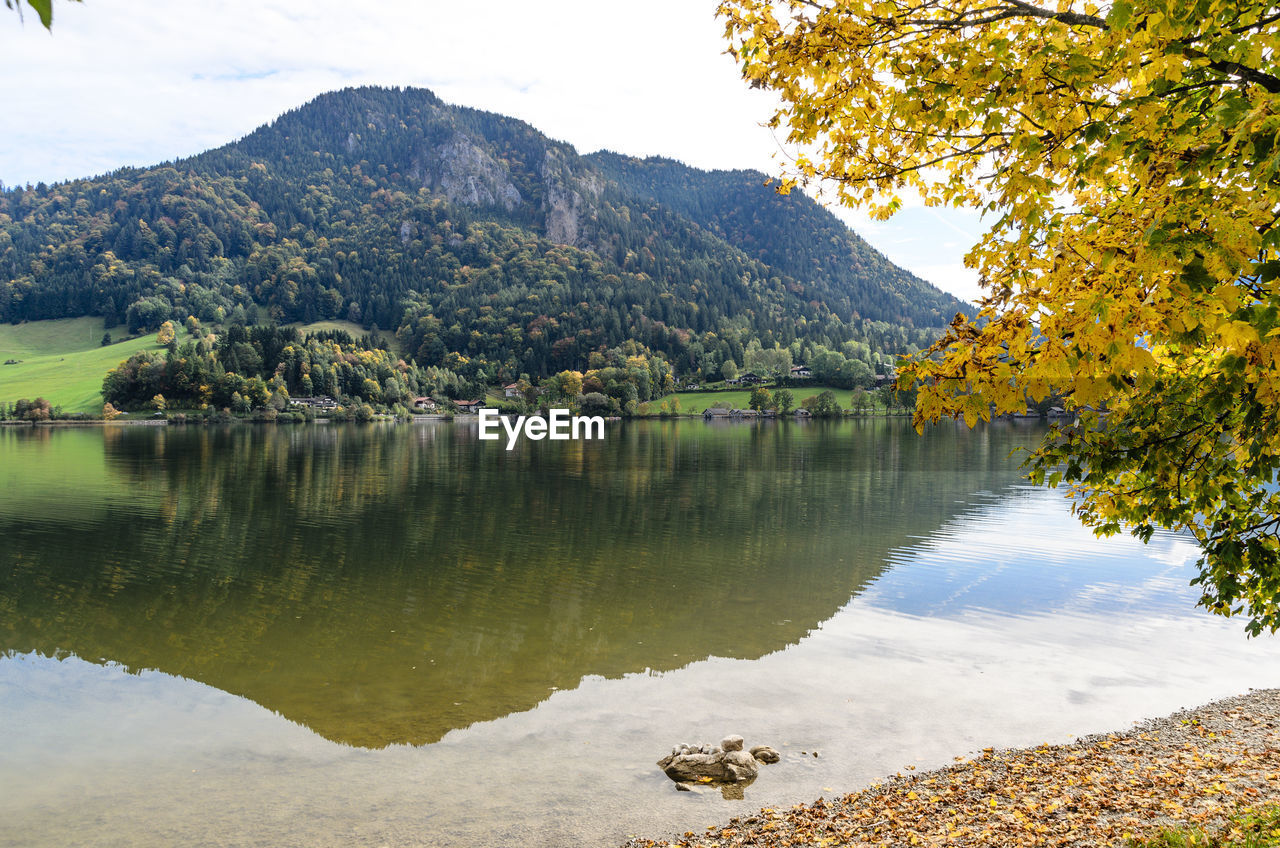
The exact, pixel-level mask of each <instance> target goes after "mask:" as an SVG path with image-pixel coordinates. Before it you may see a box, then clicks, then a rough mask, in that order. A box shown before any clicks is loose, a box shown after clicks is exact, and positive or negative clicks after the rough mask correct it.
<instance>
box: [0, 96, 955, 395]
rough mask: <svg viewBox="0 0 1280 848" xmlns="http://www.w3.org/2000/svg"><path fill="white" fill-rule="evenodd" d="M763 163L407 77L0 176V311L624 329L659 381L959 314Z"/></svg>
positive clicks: (413, 328) (423, 351)
mask: <svg viewBox="0 0 1280 848" xmlns="http://www.w3.org/2000/svg"><path fill="white" fill-rule="evenodd" d="M764 181H765V179H764V176H763V175H762V174H758V173H752V172H741V171H735V172H714V173H707V172H702V171H697V170H694V169H691V168H686V167H684V166H682V165H679V164H678V163H673V162H670V161H666V160H644V161H640V160H633V159H625V158H623V157H620V156H617V155H614V154H596V155H594V156H591V157H581V156H579V155H578V154H577V153H576V152H575V151H574V150H573V148H572V147H570V146H568V145H565V144H562V143H559V142H555V141H552V140H550V139H548V138H546V137H545V136H543V135H542V134H541V133H539V132H537V131H536V130H535V129H533V128H532V127H530V126H529V125H527V124H525V123H523V122H521V121H518V120H514V119H511V118H506V117H503V116H500V115H495V114H491V113H485V112H480V111H477V110H473V109H467V108H462V107H455V106H449V105H446V104H444V103H442V102H441V101H440V100H439V99H437V98H436V97H435V96H434V95H433V94H431V93H430V92H428V91H425V90H422V89H384V88H360V89H347V90H344V91H340V92H335V93H331V94H326V95H322V96H320V97H318V98H316V99H315V100H314V101H312V102H311V103H309V104H307V105H305V106H303V107H301V108H299V109H297V110H294V111H292V112H289V113H287V114H285V115H283V116H282V117H280V118H279V119H277V120H276V121H275V122H273V123H272V124H270V125H268V126H265V127H262V128H260V129H258V130H256V131H255V132H253V133H251V134H250V135H248V136H246V137H245V138H243V139H241V140H239V141H237V142H234V143H232V144H228V145H226V146H224V147H221V148H218V149H216V150H211V151H208V152H206V153H203V154H200V155H197V156H194V157H191V158H189V159H184V160H180V161H174V162H170V163H166V164H163V165H159V166H156V167H152V168H146V169H123V170H120V171H116V172H114V173H111V174H107V175H104V176H101V177H96V178H92V179H82V180H74V181H70V182H67V183H61V184H58V185H53V186H46V185H43V184H42V185H38V186H34V187H32V186H28V187H16V188H9V189H5V190H4V191H3V192H2V193H0V320H4V321H9V322H18V321H24V320H36V319H44V318H62V317H74V316H82V315H97V316H101V317H102V319H103V321H104V324H106V325H108V326H110V325H114V324H116V323H119V322H124V323H127V324H128V326H129V329H130V331H132V332H144V331H149V330H153V329H155V328H156V327H158V326H159V325H160V324H162V323H163V322H164V321H166V320H176V321H179V322H182V321H185V320H186V318H187V317H188V316H194V317H195V318H197V319H198V320H199V321H201V322H204V323H205V324H206V325H209V324H222V325H224V326H230V325H253V324H257V323H286V322H292V321H305V322H310V321H316V320H321V319H332V318H342V319H348V320H351V321H355V322H357V323H360V324H361V325H363V326H364V327H366V328H371V329H375V330H376V329H378V328H381V329H382V330H385V331H391V332H395V333H396V334H397V336H398V340H399V342H400V345H401V348H402V349H403V350H404V351H406V353H407V355H408V358H409V359H410V360H412V361H413V362H414V363H415V367H436V368H448V369H449V370H451V371H453V372H455V373H456V374H458V375H460V376H461V377H462V378H465V379H467V380H475V381H481V382H484V381H492V380H502V379H514V378H515V377H517V376H518V375H520V374H522V373H523V374H529V375H531V376H533V377H534V378H541V377H546V376H548V375H551V374H554V373H556V372H559V371H562V370H565V369H582V368H585V367H587V365H588V357H589V356H590V354H591V353H592V352H593V351H594V352H603V351H607V350H610V349H615V348H618V347H619V346H620V345H622V344H623V343H624V342H628V341H630V342H633V343H635V344H638V345H640V346H641V347H642V349H643V352H644V354H645V355H649V354H659V355H661V356H662V357H664V358H665V359H666V360H667V361H668V362H670V363H671V367H672V368H673V369H674V370H675V372H676V373H678V374H691V375H699V374H702V375H708V376H710V375H712V374H715V373H718V372H719V369H720V368H721V366H722V365H723V363H724V362H725V361H726V360H730V359H732V360H735V361H736V362H738V363H741V362H742V361H743V356H744V351H745V349H746V348H747V346H748V345H750V344H752V343H753V342H754V343H756V344H758V345H760V346H762V347H763V348H765V349H778V348H785V349H788V350H790V351H791V353H792V356H793V358H794V359H795V360H796V361H805V360H806V359H807V358H808V357H809V356H810V355H812V354H813V353H814V352H816V351H819V350H821V349H826V350H832V351H843V354H842V355H844V356H847V357H858V358H860V359H861V361H863V362H864V363H865V364H866V365H867V366H868V370H871V371H880V370H883V369H884V368H885V367H886V365H887V364H888V363H889V362H890V361H891V360H892V357H893V356H895V355H897V354H900V353H902V352H905V351H908V350H911V349H914V348H915V347H918V346H922V345H924V344H925V343H927V342H928V341H929V340H930V339H931V338H932V337H933V336H934V335H935V334H936V330H937V328H938V327H940V326H942V325H943V324H944V323H945V322H946V321H947V320H949V319H950V318H951V317H952V315H953V314H954V313H955V312H956V311H957V310H961V309H963V308H964V304H962V303H960V302H959V301H956V300H954V299H953V298H950V297H949V296H947V295H944V294H942V293H941V292H939V291H938V290H936V289H934V288H933V287H931V286H929V285H928V284H927V283H925V282H923V281H921V280H919V279H917V278H915V277H913V276H911V275H910V274H908V273H906V272H904V271H902V270H901V269H898V268H896V267H895V266H893V265H892V264H890V263H889V262H888V261H887V260H886V259H885V258H884V257H883V256H881V255H880V254H878V253H877V252H875V251H874V250H872V249H871V248H870V247H869V246H867V245H866V244H865V242H862V241H861V240H860V239H858V238H857V237H856V236H854V235H853V234H852V233H850V232H849V231H848V230H847V228H845V227H844V226H843V225H842V224H841V223H840V222H839V221H838V220H836V219H835V218H834V217H833V216H831V215H830V214H829V213H827V212H825V211H824V210H822V209H821V208H820V207H818V206H817V205H816V204H814V203H813V202H812V201H810V200H808V199H807V198H803V197H801V196H799V195H792V196H790V197H781V196H778V195H776V194H775V193H773V192H772V191H770V190H769V189H766V188H764V187H763V183H764Z"/></svg>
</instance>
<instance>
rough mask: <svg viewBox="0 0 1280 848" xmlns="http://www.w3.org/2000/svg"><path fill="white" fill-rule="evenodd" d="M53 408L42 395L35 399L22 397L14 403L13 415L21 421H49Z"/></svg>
mask: <svg viewBox="0 0 1280 848" xmlns="http://www.w3.org/2000/svg"><path fill="white" fill-rule="evenodd" d="M52 412H53V410H52V409H51V408H50V406H49V401H47V400H45V399H44V398H42V397H38V398H36V399H35V400H27V399H26V398H21V399H20V400H18V401H17V402H16V403H14V405H13V417H14V418H16V419H18V420H19V421H48V420H49V418H50V416H51V415H52Z"/></svg>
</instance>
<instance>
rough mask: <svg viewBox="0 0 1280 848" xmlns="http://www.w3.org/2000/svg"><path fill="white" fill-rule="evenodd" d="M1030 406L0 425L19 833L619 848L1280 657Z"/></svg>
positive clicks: (3, 578) (1136, 703) (6, 770)
mask: <svg viewBox="0 0 1280 848" xmlns="http://www.w3.org/2000/svg"><path fill="white" fill-rule="evenodd" d="M1040 433H1041V431H1040V430H1039V428H1038V427H1034V426H1029V425H1021V426H1018V425H993V426H991V427H986V428H982V429H979V430H977V431H975V432H972V433H971V432H969V431H967V430H964V429H963V428H961V427H952V426H945V427H939V428H936V429H934V430H931V431H930V432H928V433H926V435H925V436H923V437H917V436H916V435H915V434H914V432H912V431H911V430H910V428H909V427H908V426H907V425H906V423H905V422H902V421H898V420H890V421H886V420H866V421H856V422H844V423H831V424H824V423H820V422H814V423H810V424H799V423H796V424H788V423H781V424H777V423H770V422H765V423H760V424H736V423H735V424H703V423H702V422H697V421H684V422H668V423H658V422H642V423H626V424H617V425H613V426H611V428H610V429H609V430H608V432H607V434H606V439H605V440H603V441H597V442H537V443H528V442H526V443H524V444H522V445H520V446H519V447H518V448H517V449H516V450H514V451H512V452H507V451H506V450H504V449H503V444H502V443H499V442H481V441H479V440H478V439H477V438H476V430H475V427H474V425H472V426H468V425H465V424H453V423H447V422H438V423H437V422H428V423H422V424H411V425H405V424H401V425H395V426H391V425H371V426H354V425H345V426H336V425H330V426H322V425H316V426H310V427H305V428H303V427H297V428H292V427H284V426H281V427H261V428H258V427H251V426H239V427H230V428H226V429H204V428H142V427H138V428H131V427H109V428H102V429H67V430H49V429H34V430H32V429H13V428H3V429H0V845H6V846H7V845H24V846H25V845H49V846H55V845H56V846H62V845H71V844H76V845H174V844H182V845H276V844H308V845H433V846H484V845H492V846H506V845H522V846H524V845H533V846H561V845H570V844H586V845H611V844H616V843H617V842H619V841H621V840H622V839H624V838H626V837H627V836H628V835H631V834H641V833H643V834H645V835H650V836H661V835H664V834H668V833H670V832H672V831H684V830H688V829H701V828H702V827H704V826H706V825H708V824H712V823H716V822H719V821H722V820H723V819H725V818H727V817H728V816H731V815H735V814H738V813H742V812H745V811H747V810H749V809H755V808H757V807H759V806H778V805H790V804H793V803H796V802H799V801H803V800H812V799H813V798H816V797H818V796H819V795H827V796H831V795H833V794H835V793H839V792H846V791H851V790H854V789H856V788H859V787H860V786H863V785H866V784H867V783H868V782H870V781H872V780H874V779H876V778H880V777H883V776H885V775H889V774H892V773H894V772H896V771H898V770H900V769H903V768H905V767H906V766H908V765H915V766H920V767H931V766H937V765H941V764H944V763H947V762H950V761H951V758H952V757H955V756H962V755H965V754H966V753H969V752H972V751H974V750H975V749H978V748H981V747H984V746H987V745H998V746H999V745H1022V744H1034V743H1038V742H1041V741H1065V740H1067V739H1069V738H1070V737H1071V736H1072V735H1080V734H1085V733H1090V732H1096V731H1101V730H1109V729H1118V728H1123V727H1125V726H1127V725H1128V724H1129V723H1130V722H1133V721H1135V720H1137V719H1140V718H1143V717H1148V716H1154V715H1159V714H1164V713H1167V712H1170V711H1171V710H1174V709H1176V708H1178V707H1181V706H1193V705H1196V704H1199V703H1203V702H1204V701H1207V700H1210V699H1212V698H1215V697H1219V696H1225V695H1230V694H1236V693H1239V692H1243V691H1245V690H1246V689H1247V688H1249V687H1263V686H1275V685H1277V683H1280V681H1278V680H1277V674H1276V670H1277V669H1280V643H1278V642H1277V641H1276V640H1273V639H1270V638H1263V639H1256V640H1252V641H1250V640H1246V638H1245V637H1244V634H1243V630H1242V628H1241V626H1240V624H1239V623H1238V622H1232V621H1224V620H1221V619H1218V618H1213V617H1210V616H1208V615H1207V614H1205V613H1204V612H1202V611H1199V610H1197V609H1196V608H1195V606H1194V603H1195V599H1196V597H1197V594H1196V592H1195V591H1194V590H1193V589H1192V588H1190V587H1189V586H1188V585H1187V584H1188V580H1189V579H1190V578H1191V577H1192V576H1193V574H1194V570H1193V568H1192V564H1193V563H1194V560H1195V555H1196V554H1195V549H1194V547H1193V546H1192V545H1190V544H1189V543H1188V541H1187V540H1185V539H1183V538H1180V537H1177V536H1173V535H1168V534H1163V535H1157V536H1156V537H1155V538H1154V539H1153V540H1152V542H1151V544H1149V545H1147V546H1142V545H1140V544H1138V543H1137V542H1135V541H1133V540H1131V539H1128V538H1113V539H1109V540H1102V541H1100V540H1096V539H1094V538H1093V536H1092V535H1091V534H1090V533H1089V532H1088V531H1086V530H1084V529H1082V528H1080V527H1079V526H1078V524H1077V523H1076V522H1075V520H1074V519H1073V518H1072V517H1071V515H1070V509H1069V504H1068V503H1067V502H1065V501H1064V500H1063V499H1062V496H1061V495H1060V494H1058V493H1053V492H1047V491H1043V490H1038V489H1032V488H1028V487H1026V486H1024V485H1022V484H1021V482H1020V479H1019V476H1018V470H1017V461H1016V459H1010V458H1009V455H1010V452H1011V451H1013V450H1015V449H1018V448H1020V447H1025V446H1028V445H1030V444H1033V443H1035V441H1037V440H1038V438H1039V435H1040ZM728 733H740V734H742V735H743V736H745V737H746V738H747V744H748V745H754V744H769V745H773V746H774V747H775V748H777V749H778V750H779V751H781V752H783V761H782V762H781V763H779V764H778V765H774V766H768V767H763V768H762V770H761V775H760V778H759V779H758V780H757V781H756V782H755V783H754V784H753V785H751V786H750V787H748V788H747V789H746V793H745V794H746V798H745V801H735V800H727V799H725V798H722V797H721V796H720V795H719V794H718V793H716V792H708V793H702V794H699V793H681V792H676V790H675V788H674V785H673V784H671V783H670V782H669V781H668V780H667V779H666V778H665V777H664V776H663V775H662V773H661V772H660V771H659V770H658V769H657V767H656V766H655V764H654V763H655V761H656V760H657V759H658V758H659V757H660V756H662V755H663V754H664V753H666V752H668V751H669V750H670V748H671V747H672V745H674V744H676V743H679V742H696V741H718V740H719V739H720V738H721V737H722V736H724V735H726V734H728ZM814 752H817V756H814Z"/></svg>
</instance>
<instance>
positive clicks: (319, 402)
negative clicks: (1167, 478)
mask: <svg viewBox="0 0 1280 848" xmlns="http://www.w3.org/2000/svg"><path fill="white" fill-rule="evenodd" d="M289 405H290V406H309V407H311V408H312V409H337V408H338V402H337V401H336V400H334V399H333V398H331V397H328V396H327V395H326V396H324V397H291V398H289Z"/></svg>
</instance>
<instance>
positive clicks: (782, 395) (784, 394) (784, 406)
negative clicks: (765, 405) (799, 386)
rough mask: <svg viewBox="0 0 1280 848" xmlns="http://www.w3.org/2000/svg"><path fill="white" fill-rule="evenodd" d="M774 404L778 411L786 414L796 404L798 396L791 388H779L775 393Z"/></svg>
mask: <svg viewBox="0 0 1280 848" xmlns="http://www.w3.org/2000/svg"><path fill="white" fill-rule="evenodd" d="M773 405H774V407H775V408H776V409H777V410H778V412H780V413H782V414H783V415H786V414H787V413H788V412H790V411H791V407H793V406H795V405H796V397H795V395H793V394H791V391H790V390H789V389H778V390H777V391H776V392H774V393H773Z"/></svg>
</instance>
